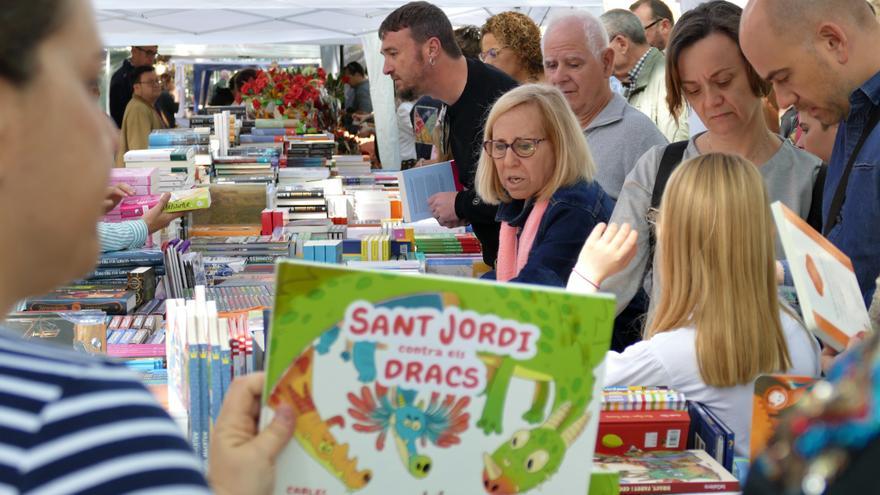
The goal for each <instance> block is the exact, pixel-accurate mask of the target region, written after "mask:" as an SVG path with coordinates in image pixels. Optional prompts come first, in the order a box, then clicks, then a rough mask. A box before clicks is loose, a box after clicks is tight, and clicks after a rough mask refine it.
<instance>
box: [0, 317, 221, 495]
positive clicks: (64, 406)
mask: <svg viewBox="0 0 880 495" xmlns="http://www.w3.org/2000/svg"><path fill="white" fill-rule="evenodd" d="M56 493H57V494H74V493H90V494H104V493H106V494H122V493H150V494H153V493H169V494H170V493H174V494H196V493H198V494H206V493H210V492H209V491H208V488H207V484H206V481H205V477H204V475H203V474H202V471H201V462H200V461H199V460H198V459H197V458H196V456H195V455H194V454H193V453H192V451H191V450H190V447H189V446H188V444H187V442H186V440H185V439H184V438H183V435H182V432H181V431H180V428H179V427H178V425H177V424H175V423H174V421H172V420H171V418H169V417H168V415H167V414H166V413H165V411H164V410H163V409H162V408H161V407H160V406H159V405H158V404H157V403H156V401H155V399H154V398H153V396H152V395H151V394H150V393H149V392H148V391H147V390H146V389H145V388H144V386H143V385H142V384H141V383H140V381H139V380H138V378H137V375H136V374H135V373H134V372H132V371H130V370H128V369H126V368H124V367H122V366H119V365H115V364H111V363H109V362H106V361H103V360H99V359H93V358H92V357H90V356H86V355H80V354H76V353H74V352H73V351H68V350H66V349H58V348H55V347H49V346H47V345H45V344H40V343H35V342H30V341H24V340H21V339H20V338H18V337H15V336H13V335H11V334H8V333H6V332H5V331H0V494H4V495H5V494H32V495H37V494H56Z"/></svg>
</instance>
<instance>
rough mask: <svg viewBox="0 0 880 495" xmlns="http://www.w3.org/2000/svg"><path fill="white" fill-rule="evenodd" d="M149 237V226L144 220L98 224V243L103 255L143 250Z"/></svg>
mask: <svg viewBox="0 0 880 495" xmlns="http://www.w3.org/2000/svg"><path fill="white" fill-rule="evenodd" d="M148 235H149V232H148V231H147V224H146V222H144V221H143V220H129V221H126V222H119V223H108V222H98V241H99V242H100V244H101V252H102V253H109V252H112V251H122V250H123V249H138V248H142V247H144V244H146V243H147V236H148Z"/></svg>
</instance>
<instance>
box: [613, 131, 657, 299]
mask: <svg viewBox="0 0 880 495" xmlns="http://www.w3.org/2000/svg"><path fill="white" fill-rule="evenodd" d="M664 149H665V147H663V146H658V147H655V148H652V149H650V150H648V152H647V153H645V154H644V155H643V156H642V158H640V159H639V161H638V163H636V167H635V168H634V169H633V171H632V172H631V173H630V174H629V175H628V176H627V177H626V181H625V182H624V183H623V189H622V190H621V191H620V196H619V197H618V198H617V205H616V206H615V208H614V213H612V215H611V222H612V223H616V224H618V225H620V224H629V225H630V226H631V227H632V228H633V230H635V231H636V232H637V236H638V238H637V240H636V254H635V256H634V257H633V259H632V261H631V262H630V263H629V264H628V265H627V266H626V268H624V269H623V270H621V271H620V273H618V274H616V275H612V276H610V277H608V279H607V280H605V281H604V282H603V283H602V290H603V291H606V292H611V293H614V294H615V295H616V296H617V313H618V314H619V313H620V312H621V311H623V310H624V309H625V308H626V307H627V305H629V302H630V301H631V300H632V298H633V297H634V296H635V295H636V293H637V292H638V290H639V288H641V287H642V285H643V283H644V278H645V269H646V268H647V266H648V263H652V260H650V259H649V257H650V253H649V251H650V243H649V241H648V239H649V235H650V225H648V218H647V216H648V210H649V209H650V208H651V194H652V193H653V190H654V180H655V179H656V177H657V168H658V167H659V165H660V157H661V156H662V154H663V150H664Z"/></svg>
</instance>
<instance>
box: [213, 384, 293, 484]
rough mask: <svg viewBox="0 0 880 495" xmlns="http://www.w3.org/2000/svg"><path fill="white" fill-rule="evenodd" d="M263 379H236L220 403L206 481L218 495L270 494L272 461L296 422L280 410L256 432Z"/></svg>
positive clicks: (286, 410)
mask: <svg viewBox="0 0 880 495" xmlns="http://www.w3.org/2000/svg"><path fill="white" fill-rule="evenodd" d="M265 379H266V376H265V374H263V373H254V374H252V375H247V376H244V377H241V378H237V379H236V380H235V381H234V382H232V386H231V387H230V389H229V392H228V393H227V395H226V400H224V401H223V409H221V410H220V416H219V417H218V418H217V424H216V425H215V426H214V431H213V433H212V435H211V451H210V455H209V456H208V459H209V465H208V481H209V482H210V484H211V488H212V489H213V490H214V493H216V494H218V495H226V494H239V493H248V494H257V495H259V494H270V493H272V490H273V488H274V485H275V460H276V459H277V458H278V454H280V453H281V451H282V450H283V449H284V447H285V446H287V443H288V442H289V441H290V439H291V438H293V431H294V426H295V424H296V420H295V418H294V417H293V411H292V410H291V409H290V408H289V406H281V407H279V408H278V409H276V413H275V418H274V419H273V420H272V422H271V423H269V426H267V427H266V429H264V430H263V431H258V425H257V420H258V418H259V415H260V394H261V393H262V391H263V384H264V383H265Z"/></svg>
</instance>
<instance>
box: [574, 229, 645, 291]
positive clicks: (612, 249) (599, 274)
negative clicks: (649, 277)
mask: <svg viewBox="0 0 880 495" xmlns="http://www.w3.org/2000/svg"><path fill="white" fill-rule="evenodd" d="M638 235H639V233H638V232H637V231H635V230H633V229H632V228H631V227H630V226H629V224H626V223H625V224H623V225H621V226H620V227H619V228H618V226H617V224H614V223H612V224H609V225H607V226H606V225H605V224H604V223H600V224H599V225H596V227H594V228H593V231H592V232H590V236H589V237H587V242H585V243H584V247H583V248H582V249H581V254H580V255H579V256H578V262H577V265H576V266H575V269H576V270H577V272H578V273H579V274H580V275H581V276H582V277H587V278H588V280H589V281H590V282H592V283H594V284H595V285H597V286H599V285H601V284H602V282H604V281H605V279H607V278H608V277H610V276H611V275H614V274H616V273H618V272H620V271H621V270H623V269H624V268H626V267H627V265H629V263H630V261H632V259H633V257H634V256H635V255H636V240H637V239H638Z"/></svg>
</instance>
